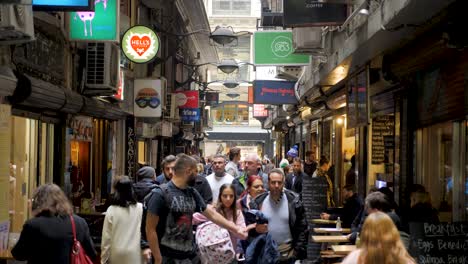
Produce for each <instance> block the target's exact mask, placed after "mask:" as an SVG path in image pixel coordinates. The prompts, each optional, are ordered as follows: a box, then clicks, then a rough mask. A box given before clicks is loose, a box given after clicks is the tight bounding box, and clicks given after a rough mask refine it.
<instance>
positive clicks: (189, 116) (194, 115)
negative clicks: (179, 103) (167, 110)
mask: <svg viewBox="0 0 468 264" xmlns="http://www.w3.org/2000/svg"><path fill="white" fill-rule="evenodd" d="M180 118H181V119H182V121H185V122H193V121H200V108H188V109H180Z"/></svg>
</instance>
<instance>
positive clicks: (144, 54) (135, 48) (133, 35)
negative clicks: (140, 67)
mask: <svg viewBox="0 0 468 264" xmlns="http://www.w3.org/2000/svg"><path fill="white" fill-rule="evenodd" d="M159 46H160V41H159V37H158V35H156V33H155V32H154V31H153V30H152V29H150V28H149V27H145V26H135V27H132V28H130V29H129V30H127V32H125V34H124V35H123V37H122V51H123V53H124V55H125V57H127V58H128V59H129V60H130V61H132V62H135V63H146V62H149V61H151V60H152V59H154V57H156V54H158V50H159Z"/></svg>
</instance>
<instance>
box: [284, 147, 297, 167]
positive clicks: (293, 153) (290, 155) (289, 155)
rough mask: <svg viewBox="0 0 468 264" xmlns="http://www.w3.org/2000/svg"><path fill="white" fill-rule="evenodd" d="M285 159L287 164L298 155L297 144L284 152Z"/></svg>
mask: <svg viewBox="0 0 468 264" xmlns="http://www.w3.org/2000/svg"><path fill="white" fill-rule="evenodd" d="M286 156H287V159H288V162H289V164H292V163H293V160H294V158H297V157H298V156H299V147H298V146H297V145H294V146H293V147H292V148H291V149H290V150H289V151H288V152H287V153H286Z"/></svg>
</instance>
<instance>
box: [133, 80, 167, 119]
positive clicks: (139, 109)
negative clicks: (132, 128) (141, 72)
mask: <svg viewBox="0 0 468 264" xmlns="http://www.w3.org/2000/svg"><path fill="white" fill-rule="evenodd" d="M161 91H162V81H161V80H160V79H136V80H135V83H134V93H135V96H134V98H135V104H134V108H133V114H134V115H135V117H161V114H162V111H161V104H162V102H163V101H164V100H163V99H162V98H161Z"/></svg>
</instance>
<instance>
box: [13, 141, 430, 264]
mask: <svg viewBox="0 0 468 264" xmlns="http://www.w3.org/2000/svg"><path fill="white" fill-rule="evenodd" d="M288 159H289V160H284V161H281V162H280V168H275V167H274V165H273V164H272V163H271V162H270V161H268V160H263V161H262V160H261V159H260V158H259V157H258V156H257V155H255V154H249V155H246V156H245V158H244V159H243V165H242V166H240V163H241V151H240V149H239V148H232V149H231V150H230V151H229V153H228V155H227V157H226V156H224V155H221V154H217V155H215V156H213V157H210V158H209V159H207V163H206V164H202V162H201V159H200V158H199V157H196V156H188V155H185V154H180V155H177V156H173V155H170V156H167V157H165V158H164V160H163V161H162V164H161V170H162V174H161V175H156V171H155V169H154V168H152V167H149V166H143V167H141V168H140V169H139V170H138V171H137V174H136V175H135V176H136V178H137V179H138V182H136V183H134V182H133V181H132V180H131V178H129V177H128V176H120V177H114V180H113V185H112V190H113V192H112V196H111V199H110V206H109V207H108V209H107V211H106V213H105V219H104V226H103V230H102V240H101V245H100V251H101V252H100V261H101V263H103V264H104V263H110V264H120V263H122V264H128V263H132V264H139V263H157V264H160V263H164V264H189V263H204V264H205V263H226V264H231V263H261V264H270V263H272V264H273V263H281V264H292V263H299V262H300V261H301V260H305V259H306V258H307V245H308V243H309V237H310V233H309V232H310V230H309V222H308V219H307V217H306V209H307V208H305V207H304V205H303V202H302V193H303V191H304V190H303V187H302V186H303V185H302V183H303V180H304V179H306V178H307V177H323V179H324V180H325V181H326V183H327V185H328V188H327V207H328V208H329V209H330V210H325V211H324V212H322V214H321V215H320V217H321V218H322V219H326V220H334V219H335V220H336V219H338V218H340V219H341V221H342V226H343V227H349V228H351V230H352V232H351V234H350V235H349V236H348V239H349V243H357V244H359V249H358V250H356V251H354V252H352V253H351V254H350V255H348V257H346V258H345V259H344V260H343V263H346V264H350V263H365V264H370V263H398V264H400V263H404V264H408V263H415V261H414V260H413V259H412V258H411V256H410V255H409V254H408V252H407V248H408V242H409V241H408V229H407V225H406V223H408V222H409V221H433V222H437V221H438V218H437V211H436V210H434V209H433V208H432V206H431V205H430V196H429V194H428V193H427V192H426V191H425V189H424V187H423V186H420V185H415V186H414V189H413V190H411V207H412V210H415V211H417V212H418V213H417V214H409V213H407V212H404V211H405V210H401V209H399V208H398V207H397V205H396V203H395V202H394V201H393V193H392V192H391V190H390V189H389V188H383V189H379V190H371V192H370V193H369V194H368V195H367V197H366V198H365V200H364V201H363V200H362V199H361V198H360V197H359V196H358V194H357V193H356V191H355V186H354V182H355V178H356V175H355V172H354V173H353V171H352V170H354V169H353V167H352V168H351V171H349V172H348V173H347V174H346V185H345V186H344V187H343V188H342V197H343V201H344V202H343V207H342V208H340V210H334V209H333V208H334V207H335V200H334V197H335V195H334V190H335V188H334V186H333V182H332V179H331V178H330V176H329V169H330V162H329V160H328V159H327V158H326V157H321V158H320V160H319V161H318V162H317V161H316V160H315V153H313V152H310V151H309V152H307V153H306V160H305V161H302V160H301V159H299V158H298V157H297V150H296V151H294V149H292V150H291V151H289V152H288ZM353 160H354V157H353V159H352V163H353V162H354V161H353ZM353 166H354V165H353ZM290 168H292V170H290ZM348 178H349V179H348ZM353 180H354V181H353ZM32 210H33V214H34V216H35V217H34V218H32V219H30V220H28V221H27V222H26V223H25V225H24V227H23V231H22V233H21V236H20V238H19V241H18V243H17V244H16V246H15V247H14V249H13V250H12V254H13V256H14V257H15V258H16V259H18V260H27V261H28V263H52V264H54V263H70V252H71V251H72V248H73V250H74V251H75V250H76V248H74V247H73V234H72V229H71V220H70V215H72V216H73V219H74V222H76V233H77V240H78V241H79V242H80V243H81V248H80V250H83V252H84V253H86V255H88V256H89V258H90V259H96V257H97V256H98V254H97V253H96V251H95V248H94V246H93V242H92V241H91V238H90V234H89V229H88V226H87V224H86V222H85V221H84V220H83V219H82V218H80V217H79V216H77V215H74V214H73V212H72V206H71V204H70V202H69V200H68V199H67V198H66V196H65V194H64V193H63V192H62V190H61V189H60V187H58V186H57V185H54V184H46V185H43V186H40V187H39V188H38V189H37V190H36V193H35V195H34V199H33V203H32Z"/></svg>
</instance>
